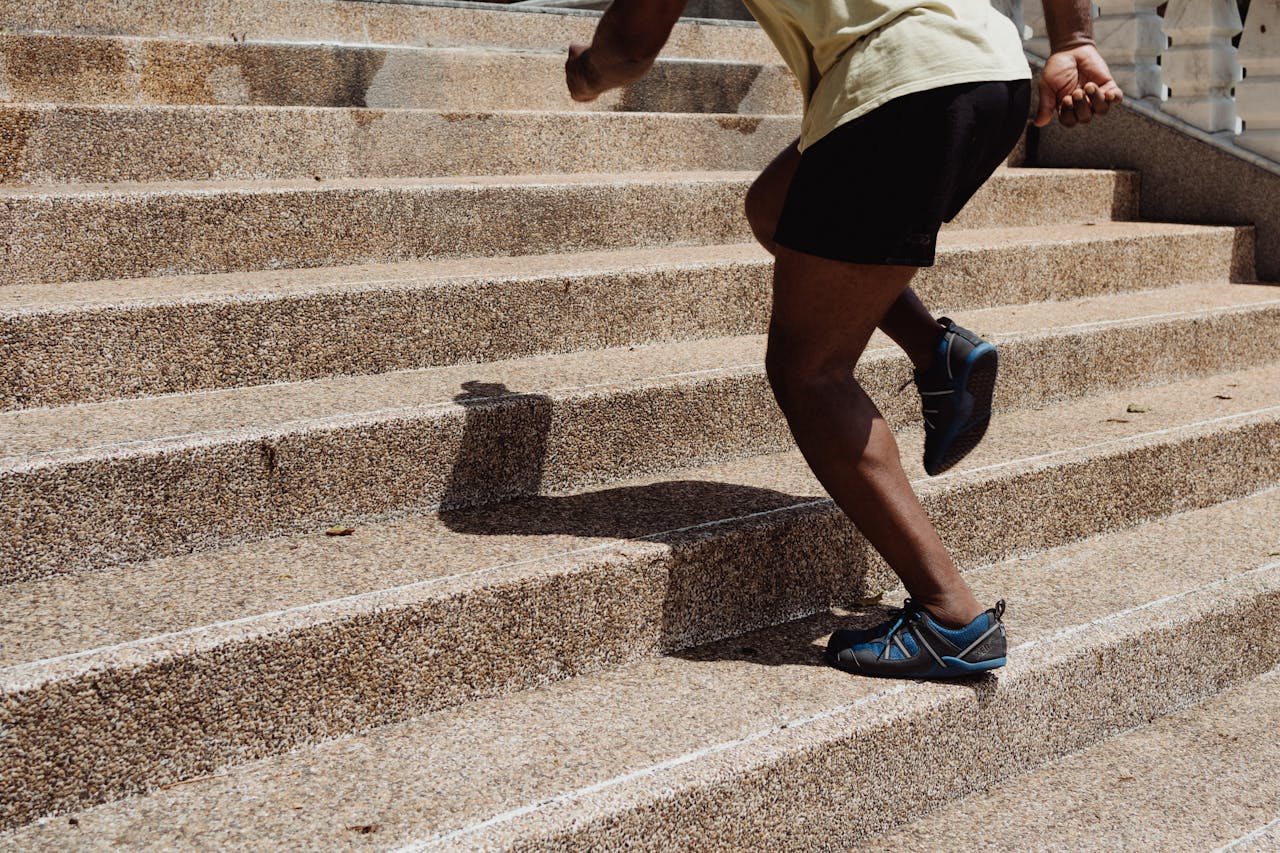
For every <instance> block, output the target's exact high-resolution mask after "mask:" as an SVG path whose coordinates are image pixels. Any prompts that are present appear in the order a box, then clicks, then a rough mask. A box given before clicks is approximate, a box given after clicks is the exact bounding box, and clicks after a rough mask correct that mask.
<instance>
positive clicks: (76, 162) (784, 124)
mask: <svg viewBox="0 0 1280 853" xmlns="http://www.w3.org/2000/svg"><path fill="white" fill-rule="evenodd" d="M522 109H525V108H522ZM0 128H5V129H8V130H9V133H10V134H11V136H12V137H13V138H14V140H15V141H14V142H12V143H10V144H8V145H4V146H0V183H4V184H45V185H48V184H61V183H71V184H75V183H117V182H123V181H211V180H241V181H248V180H291V179H298V178H303V179H305V178H310V179H313V180H314V179H317V178H318V179H321V180H332V179H335V178H374V179H376V178H398V177H419V178H423V177H432V176H443V175H466V174H473V175H474V174H482V175H516V174H534V175H536V174H553V173H558V172H583V171H591V172H635V171H648V172H657V171H666V170H670V169H700V170H707V171H715V170H721V169H752V168H756V169H758V168H763V167H764V166H765V164H767V163H768V162H769V161H770V160H771V159H773V157H774V156H775V155H776V154H777V153H778V152H779V151H781V150H782V149H783V148H784V147H786V146H787V145H789V144H790V143H791V141H792V140H793V139H795V138H796V136H798V135H799V131H800V121H799V118H798V117H795V116H741V115H726V114H721V115H696V114H660V113H601V112H580V113H565V112H548V113H541V112H526V111H521V112H512V113H507V112H497V113H495V112H484V111H481V110H480V109H479V108H478V107H475V106H471V107H469V108H467V109H465V110H462V111H450V112H441V111H438V110H391V109H362V110H351V109H341V108H312V107H236V106H233V107H204V106H202V107H167V106H84V105H71V106H67V105H61V104H31V105H20V106H15V105H0Z"/></svg>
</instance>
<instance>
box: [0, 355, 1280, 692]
mask: <svg viewBox="0 0 1280 853" xmlns="http://www.w3.org/2000/svg"><path fill="white" fill-rule="evenodd" d="M1219 395H1221V396H1227V397H1230V399H1220V398H1219ZM1135 402H1136V403H1140V404H1141V405H1142V406H1144V407H1146V408H1147V409H1149V411H1147V412H1144V413H1140V414H1134V413H1127V412H1126V409H1127V407H1128V406H1129V404H1130V403H1135ZM1278 413H1280V365H1267V366H1263V367H1257V368H1252V369H1248V370H1241V371H1233V372H1229V373H1221V374H1215V375H1212V376H1208V377H1202V378H1199V379H1194V380H1185V381H1183V382H1179V383H1177V384H1174V385H1165V386H1161V387H1153V388H1143V389H1125V390H1122V391H1118V392H1112V393H1107V394H1099V395H1093V396H1090V397H1086V398H1083V399H1079V400H1073V401H1070V402H1066V403H1058V404H1054V405H1052V406H1049V407H1046V408H1043V409H1036V410H1026V411H1015V412H1007V413H1003V414H1000V415H998V416H997V418H996V419H995V421H994V424H993V427H992V429H991V431H990V433H989V434H988V437H987V438H986V440H985V441H984V442H983V443H982V444H981V445H979V447H978V448H977V449H976V450H975V451H974V452H973V453H972V454H971V455H970V456H969V457H968V458H967V459H966V460H964V462H962V463H961V464H960V465H959V466H957V468H956V469H954V470H953V471H952V472H948V473H947V474H944V475H942V476H940V477H935V478H928V477H925V476H924V473H923V471H922V469H921V465H920V461H919V458H918V457H919V453H920V441H921V438H920V436H918V435H917V434H916V430H915V428H914V427H913V428H912V429H911V430H910V432H909V433H907V434H905V435H901V436H900V437H899V441H900V444H901V447H902V452H903V461H904V466H905V467H906V469H907V471H908V474H909V475H910V476H911V477H912V478H913V480H914V485H915V486H916V488H917V489H918V490H920V492H921V494H922V495H925V496H928V495H929V494H931V493H933V492H935V491H938V490H940V489H945V488H948V487H949V486H950V485H951V484H952V483H953V482H954V481H956V480H957V478H971V477H973V476H982V475H989V474H990V473H991V472H993V471H997V470H1005V471H1007V472H1008V476H1014V475H1016V474H1017V473H1018V472H1020V471H1025V470H1027V469H1028V468H1032V467H1035V466H1039V465H1043V464H1048V463H1049V462H1050V461H1052V460H1054V459H1055V458H1062V457H1068V456H1071V457H1081V458H1084V457H1089V456H1091V455H1096V454H1099V453H1105V452H1111V451H1113V450H1114V449H1116V448H1117V447H1122V446H1134V445H1144V444H1151V443H1158V442H1160V441H1161V440H1163V439H1164V438H1165V437H1167V436H1168V435H1170V434H1172V433H1185V434H1197V433H1198V432H1200V431H1205V430H1208V431H1212V430H1213V429H1216V428H1219V427H1223V426H1230V425H1233V424H1238V423H1243V422H1246V421H1249V420H1251V419H1258V418H1263V419H1267V418H1270V419H1275V418H1276V417H1277V416H1280V414H1278ZM702 483H710V484H715V485H716V486H717V487H721V486H731V487H732V489H731V490H730V491H731V492H732V494H730V493H725V494H722V495H721V496H719V497H717V498H716V499H715V500H711V499H708V498H707V497H706V495H705V494H704V493H706V492H708V490H707V489H701V490H700V489H698V488H697V485H698V484H702ZM661 484H668V485H671V486H673V488H672V489H671V490H670V491H671V492H672V494H670V495H666V496H657V495H655V496H653V497H651V498H647V497H645V494H646V488H645V487H648V486H654V485H661ZM712 491H714V490H712ZM722 491H723V490H722ZM682 492H683V496H682V495H681V493H682ZM608 493H609V494H615V495H628V494H631V495H634V496H635V497H634V498H633V499H631V500H630V501H628V502H626V504H627V505H626V506H625V507H623V506H616V505H615V506H606V505H602V506H594V505H592V506H588V505H587V504H592V503H593V502H592V501H591V500H590V499H591V498H592V496H593V495H595V494H596V493H595V492H593V491H591V490H580V491H577V492H570V493H562V495H561V496H562V497H564V498H565V505H566V509H565V514H566V517H565V518H560V517H559V514H558V513H557V512H556V511H554V510H553V509H552V508H550V506H549V505H548V506H544V505H542V503H537V502H535V503H532V504H529V505H527V506H526V505H523V504H521V503H515V504H506V505H499V506H496V507H483V508H478V509H472V510H466V511H462V512H455V513H450V514H448V515H447V516H445V517H444V518H443V519H442V518H441V517H440V516H438V515H434V514H432V515H415V516H408V517H405V518H401V519H395V520H390V521H383V522H369V523H361V524H359V525H357V530H356V533H355V534H353V535H350V536H343V537H328V536H326V535H325V534H324V533H322V532H320V531H316V532H315V533H312V534H305V535H304V534H300V535H293V536H283V537H277V538H272V539H267V540H264V541H258V542H251V543H246V544H242V545H236V546H232V547H228V548H224V549H221V550H216V551H209V552H203V553H195V554H188V555H183V556H178V557H168V558H161V559H154V560H150V561H147V562H143V563H131V564H124V565H118V566H114V567H109V568H104V569H97V570H94V571H91V572H83V573H79V574H68V575H59V576H54V577H52V578H48V579H42V580H29V581H21V582H17V583H12V584H7V585H3V586H0V637H3V638H4V639H3V640H2V641H0V667H9V668H10V669H8V670H0V683H9V684H11V685H12V684H22V683H28V682H29V680H30V679H32V678H36V679H37V680H39V679H40V678H41V677H43V676H42V675H41V672H44V671H47V672H49V673H57V672H61V671H63V670H64V669H65V666H64V665H65V664H68V663H70V665H71V668H72V669H73V670H80V669H82V668H83V667H86V666H93V665H95V664H94V661H95V660H101V661H108V662H110V661H113V660H115V655H116V653H117V652H119V651H121V650H120V649H113V647H114V646H116V645H117V644H135V645H136V647H135V648H132V649H125V650H123V651H124V653H125V654H126V658H125V659H135V660H136V659H137V658H145V657H147V656H149V655H153V654H164V653H166V650H177V651H179V652H180V651H182V650H183V649H185V648H188V644H189V643H196V644H197V645H199V644H200V643H201V642H203V641H202V640H201V639H200V638H199V637H197V636H195V635H194V634H192V635H190V636H179V637H174V636H170V635H172V634H173V633H174V632H179V633H181V632H196V633H199V632H200V631H201V630H203V629H205V628H208V629H209V630H208V631H207V632H206V633H208V635H209V638H213V639H216V637H218V636H225V637H226V638H232V639H234V638H236V637H242V636H244V635H245V632H250V633H260V632H264V631H267V632H269V631H272V630H276V629H278V628H279V627H280V626H286V627H287V626H289V625H294V624H299V623H308V622H314V621H317V620H318V621H324V620H326V619H330V618H335V617H340V616H341V615H342V614H347V613H351V612H355V611H360V610H364V609H367V608H368V607H369V606H386V605H390V604H392V603H394V602H395V601H397V600H402V599H404V598H405V597H406V596H408V597H410V598H412V597H414V596H418V595H436V594H439V595H449V594H453V593H456V592H457V591H458V590H461V589H469V588H474V587H475V586H476V585H481V586H483V585H485V584H487V583H492V582H494V580H495V578H499V577H511V576H512V575H513V573H515V574H519V573H520V572H522V571H534V572H535V573H536V572H539V571H563V570H565V569H563V568H558V567H563V566H569V567H570V568H571V567H572V566H573V565H574V564H575V560H578V559H590V558H597V557H599V556H601V555H602V554H605V555H610V554H611V555H615V556H618V557H621V558H626V559H642V558H643V557H644V555H645V554H648V553H652V552H653V550H654V549H658V550H662V549H663V548H666V547H668V546H667V545H664V544H662V543H664V542H667V541H670V540H671V539H672V538H673V537H674V536H675V535H676V533H677V532H678V531H680V530H682V529H686V528H690V527H697V526H702V527H703V528H705V529H706V530H708V531H713V532H714V530H715V529H716V528H718V527H724V528H725V529H727V530H731V529H733V527H734V525H735V524H740V523H742V522H744V521H746V520H749V519H750V518H751V517H752V516H753V514H756V513H760V512H771V511H777V510H780V509H782V508H785V507H789V506H805V505H810V504H812V503H813V502H814V501H819V502H825V501H826V496H825V493H824V492H823V491H822V489H821V487H820V486H819V485H818V484H817V482H816V481H815V480H814V478H813V476H812V474H811V473H810V472H809V470H808V468H807V466H806V465H805V463H804V460H803V459H802V458H801V457H800V455H799V454H798V452H795V451H791V452H783V453H777V454H767V455H763V456H755V457H749V458H746V459H740V460H736V461H731V462H723V463H718V464H712V465H703V466H698V467H692V468H685V469H680V470H676V471H664V472H662V473H659V474H652V475H648V476H645V477H636V478H631V479H629V480H625V481H623V482H620V483H616V484H613V485H612V486H611V487H610V488H609V489H608ZM575 494H578V495H582V496H583V497H584V499H585V500H579V501H575V500H574V499H573V497H574V495H575ZM699 494H702V495H703V497H701V498H699V497H698V495H699ZM553 503H554V501H553ZM606 503H608V502H606ZM615 503H616V502H615ZM570 505H572V507H576V509H573V508H570ZM568 516H572V518H570V517H568ZM539 564H545V565H539ZM291 609H296V610H297V612H290V611H291ZM236 620H241V621H240V622H237V621H236ZM254 623H256V624H254ZM148 638H154V642H150V641H147V640H148ZM143 641H147V642H143ZM139 643H141V645H137V644H139ZM90 652H92V654H87V653H90ZM63 656H72V657H80V658H84V659H83V660H80V661H78V662H74V661H68V660H60V658H62V657H63ZM135 656H136V657H135Z"/></svg>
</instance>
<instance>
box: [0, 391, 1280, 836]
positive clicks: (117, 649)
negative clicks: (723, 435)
mask: <svg viewBox="0 0 1280 853" xmlns="http://www.w3.org/2000/svg"><path fill="white" fill-rule="evenodd" d="M1277 369H1280V368H1271V369H1270V371H1269V372H1268V369H1265V368H1260V369H1257V370H1254V371H1250V372H1247V373H1237V374H1223V375H1219V376H1215V377H1213V378H1212V381H1209V380H1206V381H1200V382H1187V383H1184V384H1183V385H1181V386H1176V387H1169V388H1163V389H1145V390H1142V391H1140V392H1138V391H1129V392H1126V393H1125V394H1122V395H1107V396H1103V397H1096V398H1091V399H1088V400H1085V401H1080V402H1077V403H1073V404H1069V405H1065V406H1059V407H1055V408H1053V409H1051V410H1048V411H1033V412H1021V413H1017V414H1014V415H1009V416H1005V417H1004V418H1003V419H1002V420H1001V422H1000V423H999V425H998V429H997V430H993V435H992V437H991V438H989V439H988V441H987V442H985V443H984V444H983V445H982V446H981V447H980V448H979V449H978V450H977V451H975V453H974V455H973V456H972V457H971V458H970V459H969V460H966V463H965V468H964V469H962V470H957V471H955V472H953V473H949V474H947V475H944V476H942V477H939V478H935V479H929V480H925V479H923V478H921V477H920V472H919V464H918V462H916V461H915V460H916V458H917V457H918V452H919V450H918V448H919V445H918V439H912V440H909V441H907V442H906V450H905V453H906V456H907V460H908V462H907V465H908V469H909V470H910V471H912V472H913V474H914V476H915V477H916V478H917V482H916V485H917V487H918V488H919V489H920V491H921V494H922V500H923V502H924V504H925V507H926V509H927V511H929V512H930V514H931V515H932V516H933V518H934V519H935V520H936V521H937V523H938V524H939V528H940V531H941V533H942V535H943V538H944V541H946V542H947V543H948V545H949V547H950V548H951V549H952V551H953V553H954V554H955V555H956V557H957V559H958V560H960V561H961V562H962V564H966V565H973V564H975V563H982V562H985V561H990V560H993V559H1000V558H1002V557H1005V556H1008V555H1010V554H1019V553H1024V554H1025V553H1028V552H1030V551H1033V550H1036V549H1039V548H1044V547H1052V546H1056V545H1059V544H1061V543H1064V542H1070V541H1071V540H1073V539H1077V538H1080V537H1085V536H1089V535H1092V534H1095V533H1098V532H1100V531H1107V530H1116V529H1118V528H1124V527H1128V526H1131V525H1133V524H1135V523H1140V522H1142V521H1143V520H1145V519H1150V518H1156V517H1159V516H1161V515H1165V514H1168V513H1171V512H1178V511H1183V510H1188V509H1194V508H1198V507H1205V506H1209V505H1212V504H1214V503H1216V502H1219V501H1223V500H1229V499H1231V498H1234V497H1239V496H1241V495H1245V494H1248V493H1249V492H1251V491H1253V490H1255V489H1259V488H1265V487H1267V486H1270V485H1272V484H1275V483H1276V482H1277V481H1278V480H1280V467H1277V466H1278V465H1280V405H1276V393H1277V392H1276V388H1277V387H1280V383H1277V382H1276V381H1275V376H1274V375H1273V374H1274V373H1275V371H1276V370H1277ZM1215 389H1223V390H1224V391H1228V392H1230V393H1223V394H1214V393H1211V392H1213V391H1214V390H1215ZM1135 395H1138V396H1137V399H1138V400H1140V401H1141V402H1142V403H1143V408H1147V409H1148V410H1149V411H1148V412H1147V413H1146V415H1145V416H1143V417H1139V416H1138V415H1136V414H1126V412H1125V410H1126V407H1127V404H1126V402H1125V401H1126V400H1132V399H1134V397H1135ZM1220 397H1231V399H1230V400H1224V399H1220ZM1268 401H1269V402H1270V403H1271V405H1269V406H1266V405H1264V406H1263V407H1262V408H1259V407H1258V404H1259V403H1267V402H1268ZM1107 415H1112V416H1110V417H1107ZM1206 415H1207V417H1206ZM1082 435H1090V436H1092V437H1093V440H1092V441H1091V442H1089V443H1087V444H1082V443H1081V441H1080V436H1082ZM820 495H821V491H820V490H819V489H818V487H817V485H816V483H815V482H814V481H813V479H812V476H811V475H810V474H809V472H808V470H807V468H806V466H805V465H804V463H803V461H802V460H801V459H800V458H799V456H798V454H795V453H791V454H784V455H780V456H773V457H758V458H754V459H751V460H743V461H740V462H736V463H728V464H724V465H719V466H712V467H708V468H705V469H700V470H696V471H678V472H666V473H664V474H661V475H657V476H654V477H650V478H646V479H643V480H637V481H632V482H629V483H624V484H620V485H619V486H618V487H616V488H613V489H609V490H604V491H599V492H588V493H582V494H577V495H563V496H548V497H546V498H542V499H538V500H534V501H528V502H523V503H519V504H514V505H508V506H504V507H499V508H494V509H488V510H484V511H471V512H467V513H454V514H449V515H446V516H444V517H442V518H440V519H439V520H436V519H426V518H418V519H413V518H409V519H405V520H403V521H399V522H392V523H390V524H380V525H361V526H360V528H359V529H358V530H357V531H356V532H355V533H353V534H352V535H351V536H350V537H342V538H340V539H333V538H328V537H325V536H324V535H322V534H321V535H314V536H304V537H294V538H291V539H285V540H277V541H272V542H265V543H258V544H253V545H245V546H240V547H238V548H233V549H230V550H228V551H225V552H216V553H211V554H206V555H193V556H189V557H181V558H175V559H170V560H160V561H154V562H150V563H144V564H141V565H137V566H121V567H117V568H114V569H110V570H108V571H106V572H104V573H101V574H98V575H94V574H82V575H75V576H69V577H62V578H55V579H50V580H47V581H39V582H27V583H21V584H15V585H9V586H6V587H3V588H0V613H3V614H5V623H4V631H3V632H2V633H0V636H3V637H5V638H6V639H5V642H4V646H3V648H0V654H3V655H4V664H6V665H7V668H6V669H4V670H2V671H0V677H2V678H3V684H4V691H5V702H4V704H5V707H6V709H7V715H8V719H7V721H6V725H7V727H8V731H9V735H8V737H7V738H6V740H5V741H3V742H0V749H9V750H15V751H17V752H18V753H20V754H21V755H23V756H25V757H26V760H25V761H13V762H0V767H12V768H13V771H14V773H15V774H16V775H12V776H8V777H6V778H4V779H3V780H0V785H2V786H3V787H4V788H5V789H6V790H9V791H13V792H14V794H13V798H12V799H10V800H9V801H11V802H12V803H13V804H14V805H13V810H11V811H10V812H9V813H8V817H7V818H6V820H7V821H9V822H13V821H20V820H25V819H29V818H31V817H34V816H36V815H38V814H40V813H43V812H45V811H48V810H50V809H56V808H66V807H68V806H70V805H74V804H75V803H77V802H82V801H83V798H85V797H89V798H101V797H109V796H116V795H119V794H121V793H127V792H129V791H134V790H138V789H139V788H140V787H142V786H147V785H151V784H157V783H164V782H168V781H175V780H177V779H179V778H182V777H183V776H184V775H187V774H190V773H199V772H209V771H210V770H213V769H214V768H216V767H218V766H220V765H222V764H225V763H227V762H230V761H238V760H247V759H252V758H254V757H257V756H260V755H263V754H264V753H270V752H275V751H279V750H281V749H284V748H288V747H289V746H292V745H295V744H298V743H300V742H306V741H308V740H314V739H316V738H322V737H328V736H333V735H337V734H343V733H346V732H350V731H351V730H352V729H353V728H364V727H368V726H372V725H377V724H380V723H389V722H394V721H396V720H400V719H404V718H405V717H407V716H412V715H413V714H416V713H422V712H424V711H429V710H434V709H438V708H444V707H448V706H450V705H456V704H458V703H459V702H465V701H468V700H472V699H475V698H477V697H483V696H488V695H493V694H495V693H503V692H507V691H511V690H518V689H520V688H522V687H528V686H531V685H536V684H539V683H545V682H547V681H554V680H558V679H563V678H565V677H568V676H572V675H575V674H579V673H583V672H590V671H592V670H597V669H599V668H601V667H602V666H611V665H616V664H619V663H623V662H626V661H628V660H634V659H636V658H638V657H644V656H649V655H653V654H657V653H661V652H663V651H670V650H673V649H680V648H684V647H687V646H689V645H692V644H695V643H698V642H705V641H707V640H710V639H714V638H717V637H723V636H727V635H732V634H736V633H740V632H742V631H744V630H748V629H751V628H754V627H759V626H761V625H767V624H770V623H773V622H778V621H782V620H786V619H790V618H795V617H797V616H801V615H804V614H807V613H812V612H814V611H817V610H821V609H824V608H826V607H827V606H829V605H831V604H833V603H837V604H841V603H843V604H847V603H849V602H850V601H851V600H853V599H855V598H857V597H859V596H862V595H865V594H867V592H874V591H875V590H877V589H883V588H884V587H883V585H884V584H886V583H887V582H888V580H889V578H890V577H891V576H890V575H889V574H888V572H887V570H886V569H885V568H884V567H883V565H881V564H880V563H879V562H878V561H877V560H876V559H875V558H873V557H871V556H870V554H869V552H868V549H867V548H866V546H865V544H864V543H863V542H862V541H861V540H860V539H859V538H858V537H857V536H856V535H855V534H854V533H853V531H852V529H851V527H850V526H849V525H848V524H847V522H846V521H844V519H843V516H841V515H839V513H838V512H836V511H835V510H834V509H833V507H832V506H831V504H830V502H829V501H827V500H824V499H822V498H821V497H820ZM1025 506H1036V507H1037V512H1036V513H1033V514H1031V513H1020V512H1019V511H1018V510H1019V508H1021V507H1025ZM1267 506H1272V504H1267ZM1237 509H1238V508H1237ZM1229 517H1230V518H1232V519H1235V521H1234V522H1233V523H1232V524H1227V525H1225V526H1218V527H1215V528H1214V530H1215V531H1216V532H1215V534H1214V535H1215V536H1221V537H1229V538H1230V540H1231V541H1232V542H1234V543H1235V544H1233V545H1230V546H1224V547H1223V552H1224V553H1229V552H1231V548H1233V547H1242V548H1252V549H1255V550H1256V549H1257V548H1262V547H1264V546H1263V545H1262V544H1260V543H1261V542H1262V541H1263V540H1266V541H1268V542H1269V541H1270V538H1271V537H1273V533H1274V531H1273V530H1271V529H1269V528H1268V527H1267V526H1266V525H1260V524H1259V523H1258V519H1259V518H1266V517H1267V516H1266V514H1265V512H1253V511H1250V512H1243V513H1233V514H1232V515H1230V516H1229ZM1235 523H1238V524H1241V525H1244V527H1243V530H1248V531H1252V533H1248V534H1247V535H1246V534H1244V533H1242V532H1240V531H1239V530H1237V529H1236V527H1235V526H1233V525H1234V524H1235ZM1197 535H1203V531H1198V533H1197ZM1146 541H1147V542H1148V543H1160V544H1159V545H1158V546H1157V544H1151V547H1150V548H1148V549H1145V550H1144V552H1143V555H1142V556H1141V558H1140V559H1141V560H1142V561H1147V560H1150V561H1152V563H1153V568H1151V570H1152V571H1157V572H1158V573H1164V574H1169V575H1170V577H1172V576H1174V575H1176V574H1177V573H1170V572H1168V570H1167V569H1166V568H1164V563H1165V562H1166V561H1168V560H1170V559H1178V560H1181V559H1183V557H1184V553H1183V551H1182V550H1181V549H1180V547H1175V546H1173V545H1170V544H1169V543H1168V542H1165V541H1164V540H1158V539H1155V538H1152V539H1148V540H1146ZM1250 543H1252V544H1250ZM1267 547H1272V548H1274V546H1267ZM1147 550H1153V551H1159V553H1158V554H1148V553H1147ZM1194 562H1195V561H1192V563H1194ZM1195 565H1197V566H1198V564H1195ZM1130 574H1132V573H1126V574H1125V577H1129V575H1130ZM1120 580H1122V578H1117V582H1119V581H1120ZM513 648H518V649H519V652H518V654H512V649H513ZM375 672H376V673H378V677H377V678H376V679H374V680H372V681H371V680H370V678H369V674H370V673H375ZM85 695H92V696H94V697H95V698H94V701H93V702H92V703H90V704H88V705H86V704H85V703H84V702H83V701H82V698H83V697H84V696H85ZM70 730H74V731H75V732H76V734H75V738H74V741H72V742H69V741H68V739H67V736H66V734H65V733H66V732H67V731H70ZM37 768H39V770H37ZM37 775H38V777H39V783H38V784H37V781H36V776H37Z"/></svg>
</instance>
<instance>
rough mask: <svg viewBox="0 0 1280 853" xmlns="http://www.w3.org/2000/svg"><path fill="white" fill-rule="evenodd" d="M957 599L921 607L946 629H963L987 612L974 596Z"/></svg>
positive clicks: (928, 602) (926, 603)
mask: <svg viewBox="0 0 1280 853" xmlns="http://www.w3.org/2000/svg"><path fill="white" fill-rule="evenodd" d="M957 598H958V599H959V600H953V599H947V600H945V601H937V602H934V601H925V602H920V606H921V607H922V608H923V609H924V610H925V612H927V613H928V614H929V617H930V618H931V619H933V621H935V622H937V623H938V624H939V625H941V626H942V627H944V628H963V627H965V626H966V625H968V624H969V623H971V622H972V621H973V620H974V619H977V618H978V617H979V616H981V615H982V614H983V613H985V612H986V611H987V608H985V607H983V606H982V605H981V604H980V603H979V602H978V599H976V598H974V597H973V595H972V594H970V595H966V596H958V597H957Z"/></svg>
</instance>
